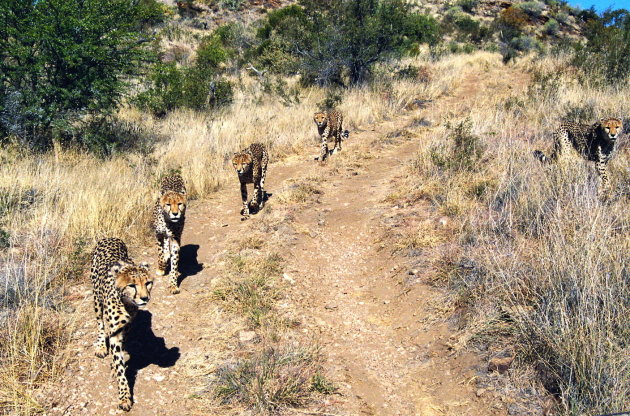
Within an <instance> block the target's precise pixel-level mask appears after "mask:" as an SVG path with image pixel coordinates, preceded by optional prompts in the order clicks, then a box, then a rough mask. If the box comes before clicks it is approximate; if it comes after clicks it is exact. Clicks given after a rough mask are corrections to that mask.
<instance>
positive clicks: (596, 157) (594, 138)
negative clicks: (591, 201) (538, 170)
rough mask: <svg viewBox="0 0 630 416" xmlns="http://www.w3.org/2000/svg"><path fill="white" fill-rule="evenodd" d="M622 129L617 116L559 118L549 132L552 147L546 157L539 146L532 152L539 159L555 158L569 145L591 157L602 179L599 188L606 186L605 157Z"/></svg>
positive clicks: (609, 153)
mask: <svg viewBox="0 0 630 416" xmlns="http://www.w3.org/2000/svg"><path fill="white" fill-rule="evenodd" d="M622 130H623V123H622V122H621V120H620V119H618V118H604V119H601V120H599V121H597V122H596V123H594V124H592V125H589V124H580V123H573V122H563V123H561V124H560V127H559V128H558V129H557V130H556V131H555V132H554V134H553V141H554V147H553V151H552V153H551V155H550V156H549V157H547V156H545V154H544V153H543V152H541V151H540V150H536V151H535V152H534V156H535V157H536V158H537V159H538V160H540V161H541V162H543V163H546V162H555V161H556V160H557V159H558V156H559V155H560V154H561V153H565V152H566V151H567V150H569V149H570V148H571V147H573V148H574V149H575V150H577V151H578V152H579V153H580V155H581V156H582V157H583V158H585V159H586V160H589V161H594V162H595V164H596V167H597V172H598V174H599V176H600V177H601V180H602V188H606V187H607V186H608V166H607V164H608V161H609V160H610V159H611V157H612V156H613V153H614V150H615V144H616V141H617V137H619V134H621V132H622Z"/></svg>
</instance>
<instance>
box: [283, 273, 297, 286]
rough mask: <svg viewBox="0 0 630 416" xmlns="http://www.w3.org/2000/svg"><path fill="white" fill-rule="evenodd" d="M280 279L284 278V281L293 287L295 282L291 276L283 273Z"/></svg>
mask: <svg viewBox="0 0 630 416" xmlns="http://www.w3.org/2000/svg"><path fill="white" fill-rule="evenodd" d="M282 277H283V278H284V280H286V281H288V282H289V283H291V284H292V285H294V284H295V280H294V279H293V278H292V277H291V276H289V275H288V274H286V273H284V274H283V275H282Z"/></svg>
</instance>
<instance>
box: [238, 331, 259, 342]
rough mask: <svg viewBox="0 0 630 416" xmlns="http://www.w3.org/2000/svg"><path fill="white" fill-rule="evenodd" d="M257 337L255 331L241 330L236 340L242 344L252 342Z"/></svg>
mask: <svg viewBox="0 0 630 416" xmlns="http://www.w3.org/2000/svg"><path fill="white" fill-rule="evenodd" d="M257 338H258V335H256V332H255V331H241V332H239V333H238V340H239V342H241V343H243V344H247V343H251V342H254V341H256V339H257Z"/></svg>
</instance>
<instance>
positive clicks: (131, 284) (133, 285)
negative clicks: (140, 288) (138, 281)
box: [127, 283, 136, 289]
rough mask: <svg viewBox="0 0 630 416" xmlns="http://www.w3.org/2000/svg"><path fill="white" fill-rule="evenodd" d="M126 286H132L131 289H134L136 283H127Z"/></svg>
mask: <svg viewBox="0 0 630 416" xmlns="http://www.w3.org/2000/svg"><path fill="white" fill-rule="evenodd" d="M127 287H130V288H132V289H135V288H136V285H135V284H133V283H130V284H128V285H127Z"/></svg>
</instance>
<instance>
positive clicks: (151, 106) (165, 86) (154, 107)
mask: <svg viewBox="0 0 630 416" xmlns="http://www.w3.org/2000/svg"><path fill="white" fill-rule="evenodd" d="M233 95H234V93H233V88H232V84H231V83H230V82H229V81H227V80H223V79H221V78H220V77H219V76H215V75H214V74H213V73H212V72H211V71H208V70H206V69H205V68H200V67H199V66H192V67H187V68H181V69H180V68H178V67H177V65H175V64H174V63H169V64H158V65H156V66H155V68H154V69H153V71H152V72H151V74H149V77H148V87H147V89H146V90H145V91H143V92H142V93H140V94H138V95H137V96H136V97H135V100H134V102H135V103H136V105H138V106H139V107H140V108H143V109H146V110H148V111H151V112H152V113H153V115H155V116H156V117H163V116H164V115H166V114H167V113H168V112H169V111H172V110H174V109H176V108H190V109H193V110H204V109H208V108H215V107H221V106H225V105H228V104H230V103H231V102H232V97H233Z"/></svg>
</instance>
